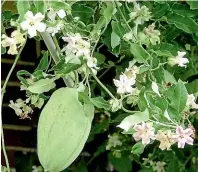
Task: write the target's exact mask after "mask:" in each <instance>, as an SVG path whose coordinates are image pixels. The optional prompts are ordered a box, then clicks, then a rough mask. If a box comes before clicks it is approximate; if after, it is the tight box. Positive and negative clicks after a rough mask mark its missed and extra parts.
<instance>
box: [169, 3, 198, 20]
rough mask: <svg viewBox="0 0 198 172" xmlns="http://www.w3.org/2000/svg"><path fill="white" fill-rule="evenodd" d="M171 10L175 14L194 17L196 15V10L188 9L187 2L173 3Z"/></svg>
mask: <svg viewBox="0 0 198 172" xmlns="http://www.w3.org/2000/svg"><path fill="white" fill-rule="evenodd" d="M171 11H173V12H174V13H176V14H179V15H182V16H187V17H195V16H197V15H198V11H197V10H190V9H189V7H188V5H187V4H178V3H175V4H174V5H172V6H171Z"/></svg>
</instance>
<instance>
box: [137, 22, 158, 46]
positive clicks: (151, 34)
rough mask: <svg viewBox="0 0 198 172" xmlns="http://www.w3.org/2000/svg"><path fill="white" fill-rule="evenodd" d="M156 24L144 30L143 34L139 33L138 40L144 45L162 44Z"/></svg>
mask: <svg viewBox="0 0 198 172" xmlns="http://www.w3.org/2000/svg"><path fill="white" fill-rule="evenodd" d="M154 28H155V24H154V23H153V24H151V25H149V26H148V27H147V28H144V30H143V32H139V33H138V38H139V39H140V41H141V43H142V44H145V45H150V44H151V45H156V44H159V43H160V38H159V35H160V31H159V30H155V29H154Z"/></svg>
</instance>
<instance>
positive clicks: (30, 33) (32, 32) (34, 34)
mask: <svg viewBox="0 0 198 172" xmlns="http://www.w3.org/2000/svg"><path fill="white" fill-rule="evenodd" d="M28 34H29V35H30V38H32V37H34V36H36V35H37V33H36V28H34V27H29V28H28Z"/></svg>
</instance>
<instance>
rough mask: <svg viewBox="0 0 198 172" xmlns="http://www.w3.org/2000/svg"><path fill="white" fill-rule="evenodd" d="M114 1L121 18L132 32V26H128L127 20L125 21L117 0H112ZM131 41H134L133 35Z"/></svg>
mask: <svg viewBox="0 0 198 172" xmlns="http://www.w3.org/2000/svg"><path fill="white" fill-rule="evenodd" d="M114 3H115V5H116V7H117V9H118V11H119V12H120V15H121V17H122V19H123V20H124V22H125V24H126V26H127V28H128V29H129V31H131V32H133V30H132V28H131V27H130V26H129V24H128V22H127V21H126V18H125V17H124V14H123V13H122V11H121V9H120V7H119V5H118V2H116V1H114ZM133 36H134V35H133ZM133 42H136V39H135V37H133Z"/></svg>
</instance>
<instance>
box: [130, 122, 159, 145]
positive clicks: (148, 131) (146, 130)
mask: <svg viewBox="0 0 198 172" xmlns="http://www.w3.org/2000/svg"><path fill="white" fill-rule="evenodd" d="M133 129H134V130H135V131H136V132H135V133H134V134H133V137H134V139H135V140H136V141H138V140H141V139H142V144H143V145H147V144H149V143H150V141H151V139H152V140H155V133H154V132H155V128H153V124H152V123H145V122H142V125H135V126H134V127H133Z"/></svg>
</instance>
